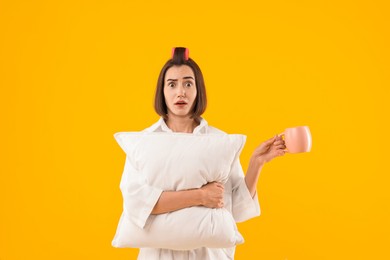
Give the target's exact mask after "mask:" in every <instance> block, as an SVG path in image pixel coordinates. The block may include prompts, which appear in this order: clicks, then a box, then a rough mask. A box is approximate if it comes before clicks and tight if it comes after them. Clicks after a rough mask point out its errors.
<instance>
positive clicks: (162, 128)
mask: <svg viewBox="0 0 390 260" xmlns="http://www.w3.org/2000/svg"><path fill="white" fill-rule="evenodd" d="M207 126H208V123H207V121H206V119H204V118H202V117H201V118H200V124H199V125H198V126H197V127H195V129H194V132H193V134H207V132H208V131H207ZM147 131H148V132H167V133H173V131H172V130H171V129H170V128H169V127H168V126H167V124H166V123H165V121H164V118H163V117H160V119H159V120H158V121H157V122H156V123H154V124H153V125H152V126H151V127H149V128H148V129H147Z"/></svg>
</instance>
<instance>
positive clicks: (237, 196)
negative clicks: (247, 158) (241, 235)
mask: <svg viewBox="0 0 390 260" xmlns="http://www.w3.org/2000/svg"><path fill="white" fill-rule="evenodd" d="M230 178H231V182H232V215H233V218H234V219H235V221H236V222H243V221H246V220H248V219H251V218H253V217H257V216H260V204H259V200H258V197H257V191H256V193H255V195H254V196H253V198H252V196H251V194H250V192H249V190H248V187H247V186H246V183H245V175H244V172H243V170H242V166H241V163H240V159H239V158H236V159H235V161H234V163H233V165H232V169H231V173H230Z"/></svg>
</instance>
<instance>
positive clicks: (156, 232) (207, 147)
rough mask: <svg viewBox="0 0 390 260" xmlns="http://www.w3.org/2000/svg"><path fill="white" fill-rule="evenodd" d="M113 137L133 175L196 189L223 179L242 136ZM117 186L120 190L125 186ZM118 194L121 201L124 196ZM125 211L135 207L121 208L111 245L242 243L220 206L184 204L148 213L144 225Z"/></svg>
mask: <svg viewBox="0 0 390 260" xmlns="http://www.w3.org/2000/svg"><path fill="white" fill-rule="evenodd" d="M114 136H115V139H116V140H117V142H118V143H119V145H120V146H121V148H122V149H123V150H124V151H125V153H126V155H127V159H128V161H129V162H130V163H131V167H132V169H133V170H134V171H135V172H136V175H139V176H141V177H142V178H141V179H142V180H144V182H146V183H147V184H148V185H150V186H151V187H154V188H156V189H161V190H165V191H179V190H187V189H193V188H200V187H202V186H203V185H205V184H206V183H208V182H213V181H218V182H222V183H225V182H226V181H227V180H228V178H229V173H230V170H231V167H232V165H233V163H234V162H235V160H238V157H239V155H240V153H241V151H242V148H243V146H244V144H245V140H246V137H245V136H244V135H228V134H206V135H193V134H185V133H144V132H142V133H140V132H120V133H116V134H115V135H114ZM124 174H126V172H124ZM123 185H124V186H123V187H121V189H122V193H123V192H124V191H125V190H126V184H125V183H124V184H123ZM123 198H124V205H126V198H127V197H126V196H124V197H123ZM131 210H133V211H137V208H134V209H129V208H126V207H124V211H123V213H122V215H121V218H120V220H119V224H118V227H117V231H116V234H115V237H114V239H113V241H112V245H113V246H114V247H135V248H142V247H153V248H168V249H174V250H175V249H176V250H190V249H194V248H199V247H210V248H212V247H215V248H223V247H232V246H234V245H237V244H240V243H242V242H243V238H242V236H241V234H240V233H239V232H238V229H237V226H236V223H235V221H234V219H233V217H232V215H231V214H230V212H228V211H227V210H226V209H224V208H220V209H210V208H206V207H190V208H185V209H181V210H177V211H174V212H170V213H165V214H159V215H150V216H149V218H148V219H147V222H146V225H145V226H140V225H137V223H135V222H134V221H132V218H130V217H129V215H130V214H129V212H128V211H131Z"/></svg>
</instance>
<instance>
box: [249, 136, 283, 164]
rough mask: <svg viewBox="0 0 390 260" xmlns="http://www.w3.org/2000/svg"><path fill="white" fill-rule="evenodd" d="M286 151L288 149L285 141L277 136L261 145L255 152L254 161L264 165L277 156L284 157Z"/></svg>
mask: <svg viewBox="0 0 390 260" xmlns="http://www.w3.org/2000/svg"><path fill="white" fill-rule="evenodd" d="M284 149H286V145H285V143H284V140H283V138H282V137H281V136H278V135H277V136H274V137H272V138H271V139H268V140H267V141H265V142H263V143H262V144H260V145H259V146H258V147H257V148H256V149H255V151H254V152H253V154H252V159H254V160H255V161H257V162H258V163H259V164H260V165H263V164H264V163H267V162H269V161H271V160H272V159H273V158H275V157H277V156H282V155H284V154H285V150H284Z"/></svg>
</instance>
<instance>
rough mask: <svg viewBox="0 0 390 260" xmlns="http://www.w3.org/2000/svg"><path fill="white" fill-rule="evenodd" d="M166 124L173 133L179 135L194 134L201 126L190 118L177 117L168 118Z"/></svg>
mask: <svg viewBox="0 0 390 260" xmlns="http://www.w3.org/2000/svg"><path fill="white" fill-rule="evenodd" d="M165 123H166V124H167V126H168V127H169V129H171V130H172V131H173V132H178V133H193V132H194V129H195V127H197V126H198V125H199V124H198V123H197V122H196V121H195V120H194V119H193V118H190V117H176V116H171V115H169V116H168V119H167V120H165Z"/></svg>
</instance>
